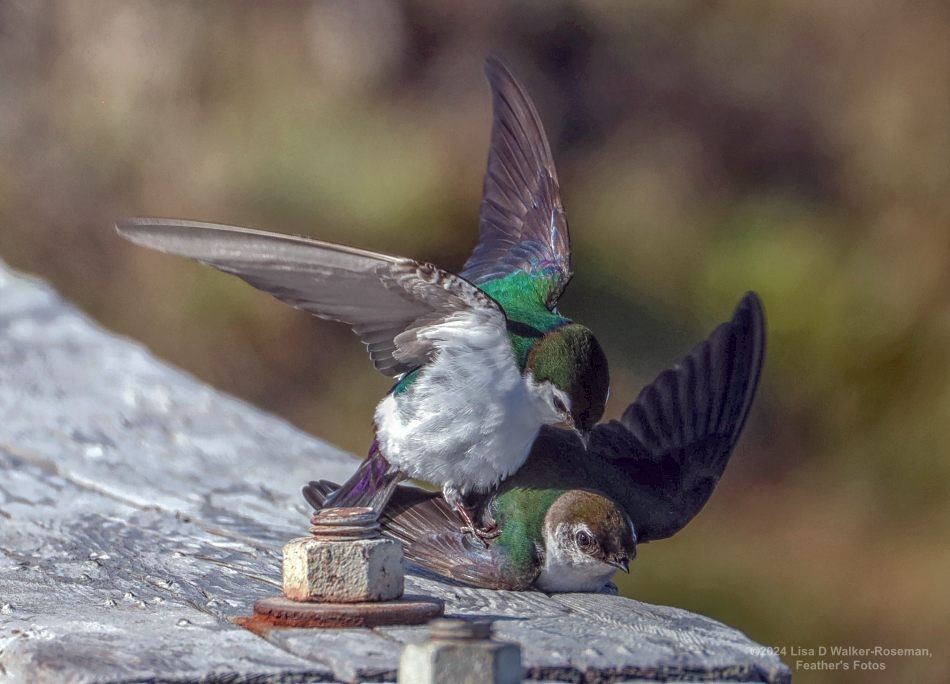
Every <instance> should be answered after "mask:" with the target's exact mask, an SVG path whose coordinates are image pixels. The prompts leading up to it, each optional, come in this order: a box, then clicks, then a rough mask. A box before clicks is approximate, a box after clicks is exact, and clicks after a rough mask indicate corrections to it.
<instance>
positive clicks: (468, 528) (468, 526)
mask: <svg viewBox="0 0 950 684" xmlns="http://www.w3.org/2000/svg"><path fill="white" fill-rule="evenodd" d="M455 512H456V513H457V514H458V516H459V517H460V518H461V519H462V523H463V524H462V526H461V527H460V528H459V531H460V532H461V533H462V534H470V535H472V536H473V537H475V538H476V539H478V541H480V542H481V543H482V544H484V546H485V548H486V549H487V548H488V542H489V541H490V540H492V539H496V538H497V537H498V536H500V535H501V530H500V529H498V525H496V524H495V523H494V522H493V523H492V524H491V525H490V526H488V527H479V526H478V525H476V524H475V521H473V520H472V516H471V514H470V513H469V511H468V509H467V508H466V507H465V506H464V504H462V503H460V502H459V503H456V505H455Z"/></svg>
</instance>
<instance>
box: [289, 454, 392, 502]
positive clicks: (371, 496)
mask: <svg viewBox="0 0 950 684" xmlns="http://www.w3.org/2000/svg"><path fill="white" fill-rule="evenodd" d="M404 479H405V475H403V474H402V473H401V472H399V471H398V470H397V469H396V468H393V467H392V466H391V465H390V464H389V461H387V460H386V457H385V456H383V454H382V452H381V451H380V450H379V443H378V442H376V441H373V446H372V447H371V448H370V450H369V456H367V457H366V459H365V460H364V461H363V462H362V463H360V465H359V467H358V468H357V469H356V472H355V473H353V475H352V476H351V477H350V479H349V480H347V481H346V482H344V483H343V484H342V485H341V486H340V487H339V488H338V489H336V491H333V492H331V493H329V494H327V493H326V485H327V484H329V483H327V482H326V481H325V480H321V481H320V482H319V483H317V482H311V483H310V484H308V485H307V486H306V487H304V488H303V495H304V498H305V499H306V500H307V501H308V502H309V503H310V505H311V506H313V507H314V508H316V509H318V510H319V509H320V508H333V507H350V506H367V507H369V508H372V509H373V510H375V511H376V512H377V514H378V513H382V511H383V509H384V508H386V504H387V503H388V502H389V499H390V497H391V496H392V495H393V491H394V490H395V488H396V485H397V484H399V483H400V482H402V481H403V480H404Z"/></svg>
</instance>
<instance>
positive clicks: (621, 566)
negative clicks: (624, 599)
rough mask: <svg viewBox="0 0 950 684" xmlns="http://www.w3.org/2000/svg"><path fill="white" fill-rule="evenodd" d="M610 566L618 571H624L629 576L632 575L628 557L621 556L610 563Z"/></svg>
mask: <svg viewBox="0 0 950 684" xmlns="http://www.w3.org/2000/svg"><path fill="white" fill-rule="evenodd" d="M610 565H612V566H614V567H615V568H617V569H618V570H623V571H624V572H625V573H627V574H628V575H629V574H630V560H629V559H628V558H627V557H626V556H621V557H620V558H616V559H614V560H612V561H610Z"/></svg>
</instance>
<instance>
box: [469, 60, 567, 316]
mask: <svg viewBox="0 0 950 684" xmlns="http://www.w3.org/2000/svg"><path fill="white" fill-rule="evenodd" d="M485 73H486V74H487V76H488V82H489V83H490V84H491V90H492V110H493V114H494V123H493V124H492V132H491V148H490V150H489V153H488V170H487V171H486V173H485V186H484V190H483V195H482V206H481V212H480V221H479V241H478V245H477V246H476V247H475V252H474V253H473V254H472V256H471V257H470V258H469V260H468V261H467V262H466V264H465V268H464V270H463V271H462V276H463V277H465V278H466V279H468V280H469V281H471V282H473V283H475V284H476V285H482V284H484V283H486V282H489V281H492V280H496V279H499V278H504V277H505V276H508V275H511V274H512V273H516V272H518V271H524V272H526V273H528V274H529V275H531V276H533V277H534V278H537V282H538V284H539V287H538V288H537V291H538V292H539V293H540V294H541V297H542V304H543V305H544V306H546V307H547V308H549V309H553V308H554V306H555V305H556V304H557V300H558V297H560V295H561V292H562V291H563V290H564V288H565V286H566V285H567V282H568V281H569V280H570V279H571V246H570V236H569V235H568V230H567V217H566V216H565V215H564V208H563V207H562V206H561V197H560V190H559V189H558V183H557V174H556V172H555V170H554V160H553V159H552V157H551V148H550V147H549V146H548V140H547V137H546V136H545V135H544V128H543V127H542V126H541V118H540V117H539V116H538V112H537V110H536V109H535V108H534V104H532V102H531V98H530V97H528V93H527V92H526V91H525V89H524V87H523V86H522V85H521V84H520V83H519V82H518V81H517V80H516V79H515V77H514V76H512V74H511V72H510V71H508V68H507V67H505V65H504V64H502V63H501V62H500V61H498V60H497V59H495V58H494V57H489V58H488V61H487V62H486V64H485Z"/></svg>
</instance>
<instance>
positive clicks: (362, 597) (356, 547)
mask: <svg viewBox="0 0 950 684" xmlns="http://www.w3.org/2000/svg"><path fill="white" fill-rule="evenodd" d="M283 573H284V596H286V597H287V598H289V599H293V600H294V601H320V602H324V603H358V602H361V601H391V600H393V599H397V598H399V597H400V596H402V592H403V577H404V575H403V567H402V545H401V544H400V543H399V542H398V541H394V540H392V539H358V540H352V541H323V540H318V539H314V538H313V537H301V538H300V539H294V540H293V541H291V542H289V543H288V544H287V545H286V546H284V568H283Z"/></svg>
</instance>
